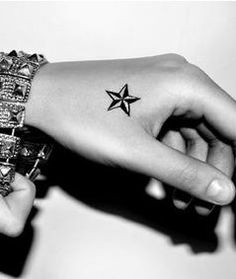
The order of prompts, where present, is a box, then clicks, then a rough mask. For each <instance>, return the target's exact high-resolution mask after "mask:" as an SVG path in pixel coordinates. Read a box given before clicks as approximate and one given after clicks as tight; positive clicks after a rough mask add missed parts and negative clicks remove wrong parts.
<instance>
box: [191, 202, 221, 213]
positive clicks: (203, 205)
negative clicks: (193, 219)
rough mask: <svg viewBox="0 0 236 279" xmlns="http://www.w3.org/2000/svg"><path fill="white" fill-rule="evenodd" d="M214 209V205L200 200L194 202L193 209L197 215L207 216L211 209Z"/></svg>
mask: <svg viewBox="0 0 236 279" xmlns="http://www.w3.org/2000/svg"><path fill="white" fill-rule="evenodd" d="M215 207H216V205H215V204H212V203H209V202H205V201H202V200H196V201H195V205H194V208H195V210H196V212H197V213H198V214H199V215H203V216H208V215H209V214H210V213H211V212H212V211H213V209H214V208H215Z"/></svg>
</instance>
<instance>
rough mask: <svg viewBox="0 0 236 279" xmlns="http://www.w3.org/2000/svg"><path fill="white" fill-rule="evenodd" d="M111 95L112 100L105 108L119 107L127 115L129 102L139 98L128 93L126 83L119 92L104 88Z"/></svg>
mask: <svg viewBox="0 0 236 279" xmlns="http://www.w3.org/2000/svg"><path fill="white" fill-rule="evenodd" d="M106 92H107V94H108V95H109V96H110V97H111V99H112V102H111V104H110V106H109V108H108V109H107V110H112V109H116V108H121V109H122V110H123V111H124V112H125V113H126V114H128V116H130V104H131V103H134V102H136V101H138V100H140V98H138V97H134V96H131V95H129V91H128V84H125V85H124V86H123V87H122V88H121V90H120V92H119V93H117V92H112V91H108V90H106Z"/></svg>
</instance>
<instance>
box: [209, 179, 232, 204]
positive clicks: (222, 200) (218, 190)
mask: <svg viewBox="0 0 236 279" xmlns="http://www.w3.org/2000/svg"><path fill="white" fill-rule="evenodd" d="M206 197H207V199H208V201H209V202H212V203H214V204H219V205H226V204H229V203H231V202H232V201H233V199H234V197H235V186H234V184H233V182H232V181H231V180H229V179H219V178H217V179H213V180H212V181H211V182H210V184H209V186H208V188H207V190H206Z"/></svg>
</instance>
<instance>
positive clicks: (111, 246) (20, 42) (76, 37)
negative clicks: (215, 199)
mask: <svg viewBox="0 0 236 279" xmlns="http://www.w3.org/2000/svg"><path fill="white" fill-rule="evenodd" d="M235 32H236V3H235V2H188V3H187V2H159V3H158V2H116V3H114V2H112V3H109V2H104V3H99V2H96V3H92V2H87V3H86V2H41V3H40V2H31V3H27V2H17V3H13V2H1V3H0V38H1V41H0V42H1V49H2V50H3V51H8V50H11V49H19V50H20V49H22V50H25V51H26V52H35V51H37V52H42V53H44V54H45V55H46V57H47V58H48V59H49V60H50V61H51V62H54V61H65V60H88V59H109V58H128V57H138V56H146V55H155V54H160V53H167V52H176V53H179V54H182V55H184V56H185V57H186V58H187V59H188V60H189V61H191V62H192V63H195V64H197V65H199V66H200V67H201V68H203V69H204V70H205V71H206V72H207V73H208V74H209V75H210V76H211V77H212V78H213V79H214V80H215V81H216V82H217V83H218V84H220V86H221V87H223V88H224V89H225V90H226V91H228V92H229V93H230V94H232V95H233V96H235V97H236V82H235V76H236V33H235ZM232 125H234V123H232ZM39 206H40V208H41V210H40V214H39V215H37V217H36V218H35V220H34V225H35V227H36V236H35V239H34V242H33V246H32V249H31V252H30V255H29V257H28V260H27V262H26V265H25V268H24V271H23V273H22V278H24V279H32V278H33V279H42V278H52V279H60V278H61V279H66V278H80V279H92V278H93V279H94V278H96V279H117V278H122V279H126V278H127V279H128V278H129V279H130V278H137V279H141V278H142V279H144V278H145V279H146V278H147V279H154V278H155V279H156V278H164V279H166V278H168V279H169V278H181V279H185V278H188V279H189V278H193V279H194V278H207V279H210V278H214V279H221V278H227V279H231V278H235V276H236V253H235V244H234V243H233V240H232V228H231V226H232V214H231V212H230V211H229V210H227V209H226V210H225V211H223V213H222V215H221V218H220V221H219V224H218V226H217V233H218V235H219V237H220V248H219V249H218V250H217V251H216V252H215V253H210V254H208V253H203V254H192V253H191V252H190V249H189V247H188V245H184V244H183V245H179V246H174V245H173V244H171V243H170V241H169V239H168V237H166V236H165V235H162V234H160V233H158V232H157V231H154V230H151V229H149V228H147V227H144V226H142V225H139V224H137V223H132V222H131V221H128V220H124V219H121V218H118V217H115V216H112V215H107V214H105V213H101V212H99V211H95V210H93V209H90V208H87V207H85V206H84V205H83V204H80V203H79V202H78V201H76V200H73V199H71V197H69V196H67V195H66V194H65V193H63V192H62V190H60V189H59V188H54V189H52V190H51V191H50V192H49V194H48V196H47V198H46V199H45V200H43V201H40V203H39ZM12 252H13V253H14V251H12ZM0 278H12V277H8V276H6V275H3V274H0Z"/></svg>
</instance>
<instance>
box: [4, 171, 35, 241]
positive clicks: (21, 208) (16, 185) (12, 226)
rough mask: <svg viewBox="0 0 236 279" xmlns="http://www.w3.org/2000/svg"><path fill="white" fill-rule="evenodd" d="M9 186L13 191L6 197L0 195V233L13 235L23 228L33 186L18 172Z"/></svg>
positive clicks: (33, 195)
mask: <svg viewBox="0 0 236 279" xmlns="http://www.w3.org/2000/svg"><path fill="white" fill-rule="evenodd" d="M11 186H12V188H13V192H11V193H10V194H9V195H8V196H6V197H2V196H1V195H0V233H3V234H6V235H8V236H11V237H15V236H18V235H19V234H21V232H22V231H23V229H24V225H25V222H26V220H27V217H28V215H29V213H30V210H31V208H32V205H33V201H34V197H35V186H34V184H33V183H32V182H31V181H30V180H29V179H27V178H26V177H24V176H22V175H21V174H18V173H16V175H15V180H14V182H13V183H12V184H11Z"/></svg>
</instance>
